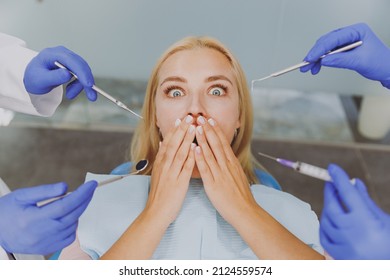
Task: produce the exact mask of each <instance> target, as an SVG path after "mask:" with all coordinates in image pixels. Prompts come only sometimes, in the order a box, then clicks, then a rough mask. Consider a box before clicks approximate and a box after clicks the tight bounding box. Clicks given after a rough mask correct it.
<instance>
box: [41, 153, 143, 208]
mask: <svg viewBox="0 0 390 280" xmlns="http://www.w3.org/2000/svg"><path fill="white" fill-rule="evenodd" d="M148 164H149V162H148V160H147V159H143V160H140V161H139V162H137V164H136V166H135V171H134V172H132V173H130V174H126V175H121V176H117V177H114V178H111V179H107V180H104V181H102V182H99V183H98V185H97V186H98V187H101V186H104V185H107V184H110V183H112V182H115V181H119V180H122V179H123V178H126V177H128V176H130V175H136V174H138V173H140V172H141V171H143V170H144V169H145V168H146V167H147V166H148ZM68 194H70V192H68V193H66V194H64V195H61V196H57V197H53V198H49V199H46V200H43V201H40V202H38V203H37V206H38V207H41V206H44V205H46V204H49V203H50V202H53V201H56V200H58V199H60V198H63V197H65V196H67V195H68Z"/></svg>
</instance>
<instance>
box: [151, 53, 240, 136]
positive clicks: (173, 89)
mask: <svg viewBox="0 0 390 280" xmlns="http://www.w3.org/2000/svg"><path fill="white" fill-rule="evenodd" d="M158 74H159V76H158V85H157V92H156V99H155V101H156V119H157V126H158V127H159V129H160V132H161V134H162V137H163V138H164V136H165V135H166V134H167V133H168V132H169V130H171V129H172V128H173V127H174V124H175V121H176V119H181V120H183V118H185V117H186V116H187V115H192V116H193V117H194V121H193V123H194V125H196V118H197V117H198V116H200V115H202V116H203V117H205V118H206V120H207V119H209V118H213V119H214V120H216V122H217V123H218V125H219V126H220V128H221V129H222V131H223V132H224V134H225V136H226V139H227V140H228V141H229V142H231V141H232V140H233V137H234V131H235V129H237V128H239V127H240V120H239V96H238V91H237V84H236V81H235V80H236V79H235V76H234V73H233V70H232V68H231V66H230V63H229V61H228V60H227V58H226V57H225V56H224V55H223V54H221V53H220V52H218V51H216V50H214V49H209V48H198V49H193V50H183V51H179V52H177V53H175V54H173V55H171V56H170V57H169V58H168V59H167V60H166V61H165V62H164V63H163V64H162V66H161V68H160V71H159V73H158Z"/></svg>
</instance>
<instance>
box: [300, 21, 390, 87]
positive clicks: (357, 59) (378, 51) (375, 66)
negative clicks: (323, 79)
mask: <svg viewBox="0 0 390 280" xmlns="http://www.w3.org/2000/svg"><path fill="white" fill-rule="evenodd" d="M356 41H363V44H362V45H361V46H359V47H356V48H355V49H353V50H350V51H347V52H342V53H337V54H332V55H329V56H326V57H324V58H323V59H321V60H318V59H319V57H320V56H322V55H324V54H326V53H327V52H329V51H331V50H334V49H337V48H340V47H342V46H345V45H348V44H351V43H354V42H356ZM304 60H305V61H308V62H313V63H311V64H309V65H306V66H304V67H301V72H307V71H309V70H311V72H312V74H313V75H315V74H317V73H318V72H319V71H320V69H321V65H324V66H329V67H336V68H346V69H351V70H355V71H356V72H358V73H359V74H361V75H363V76H364V77H366V78H368V79H371V80H376V81H380V82H381V83H382V85H383V86H385V87H387V88H390V49H389V48H388V47H387V46H386V45H385V44H384V43H383V42H382V41H381V40H380V39H379V38H378V37H377V36H376V35H375V34H374V32H373V31H372V30H371V29H370V27H368V26H367V25H366V24H364V23H358V24H354V25H351V26H347V27H344V28H340V29H337V30H334V31H332V32H330V33H328V34H326V35H324V36H322V37H321V38H320V39H318V40H317V42H316V43H315V45H314V46H313V48H312V49H311V50H310V51H309V53H308V54H307V55H306V57H305V58H304Z"/></svg>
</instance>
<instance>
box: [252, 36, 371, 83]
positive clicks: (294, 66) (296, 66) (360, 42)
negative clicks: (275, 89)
mask: <svg viewBox="0 0 390 280" xmlns="http://www.w3.org/2000/svg"><path fill="white" fill-rule="evenodd" d="M361 44H363V41H357V42H355V43H353V44H350V45H347V46H345V47H342V48H339V49H336V50H334V51H331V52H328V53H327V54H324V55H323V56H321V57H320V58H319V60H320V59H322V58H324V57H325V56H328V55H331V54H335V53H340V52H344V51H348V50H351V49H354V48H356V47H358V46H360V45H361ZM310 63H311V62H308V61H303V62H301V63H298V64H295V65H293V66H290V67H287V68H285V69H283V70H280V71H278V72H275V73H272V74H271V75H269V76H266V77H264V78H261V79H257V80H253V81H252V88H253V84H254V83H255V82H260V81H264V80H266V79H268V78H272V77H277V76H280V75H283V74H286V73H288V72H291V71H294V70H296V69H298V68H301V67H302V66H305V65H308V64H310Z"/></svg>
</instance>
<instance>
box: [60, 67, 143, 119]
mask: <svg viewBox="0 0 390 280" xmlns="http://www.w3.org/2000/svg"><path fill="white" fill-rule="evenodd" d="M54 64H55V65H56V66H57V67H59V68H62V69H66V70H68V71H69V73H70V74H72V76H73V77H75V78H76V79H78V77H77V75H76V74H75V73H73V72H72V71H70V70H69V69H68V68H66V67H65V66H64V65H62V64H61V63H59V62H57V61H56V62H54ZM92 89H94V90H95V91H96V92H98V93H100V94H101V95H103V96H104V97H105V98H107V99H108V100H110V101H111V102H113V103H115V105H117V106H119V107H120V108H122V109H124V110H126V111H128V112H130V113H132V114H133V115H135V116H137V117H138V118H140V119H142V117H141V116H140V115H138V114H137V113H136V112H134V111H133V110H131V109H129V108H128V107H127V106H126V105H125V104H123V103H122V102H121V101H119V100H117V99H115V98H114V97H112V96H111V95H109V94H108V93H107V92H105V91H104V90H102V89H101V88H98V87H97V86H96V85H93V86H92Z"/></svg>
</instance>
